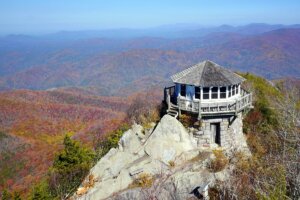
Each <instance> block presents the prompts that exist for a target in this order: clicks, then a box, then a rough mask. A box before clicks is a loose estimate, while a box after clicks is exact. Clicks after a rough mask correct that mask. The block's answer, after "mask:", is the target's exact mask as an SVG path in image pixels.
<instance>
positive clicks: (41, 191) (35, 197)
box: [30, 180, 54, 200]
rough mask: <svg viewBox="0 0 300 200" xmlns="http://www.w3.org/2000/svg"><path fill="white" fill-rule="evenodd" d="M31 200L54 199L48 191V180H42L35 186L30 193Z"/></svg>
mask: <svg viewBox="0 0 300 200" xmlns="http://www.w3.org/2000/svg"><path fill="white" fill-rule="evenodd" d="M30 199H31V200H51V199H54V197H53V196H52V195H51V192H50V190H49V184H48V180H43V181H41V182H40V183H39V184H37V185H36V186H35V187H34V188H33V191H32V194H31V197H30Z"/></svg>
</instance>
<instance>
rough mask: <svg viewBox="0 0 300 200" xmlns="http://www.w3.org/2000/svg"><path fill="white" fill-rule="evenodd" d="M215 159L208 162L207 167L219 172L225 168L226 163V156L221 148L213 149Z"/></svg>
mask: <svg viewBox="0 0 300 200" xmlns="http://www.w3.org/2000/svg"><path fill="white" fill-rule="evenodd" d="M213 153H214V155H215V157H216V158H215V159H214V160H212V161H211V162H210V164H209V169H210V170H211V171H212V172H219V171H222V170H223V169H225V167H226V166H227V164H228V158H227V157H226V156H225V155H224V153H223V151H222V150H214V151H213Z"/></svg>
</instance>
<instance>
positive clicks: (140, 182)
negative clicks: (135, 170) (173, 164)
mask: <svg viewBox="0 0 300 200" xmlns="http://www.w3.org/2000/svg"><path fill="white" fill-rule="evenodd" d="M153 181H154V178H153V176H152V175H151V174H147V173H141V174H139V176H138V177H137V178H136V179H135V180H134V181H133V183H132V184H130V185H129V188H131V189H132V188H137V187H141V188H148V187H151V186H152V184H153Z"/></svg>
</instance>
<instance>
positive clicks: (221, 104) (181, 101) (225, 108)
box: [165, 88, 252, 115]
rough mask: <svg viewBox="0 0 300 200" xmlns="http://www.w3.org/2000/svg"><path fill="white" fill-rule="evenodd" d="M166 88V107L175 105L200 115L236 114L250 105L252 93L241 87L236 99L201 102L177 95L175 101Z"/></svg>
mask: <svg viewBox="0 0 300 200" xmlns="http://www.w3.org/2000/svg"><path fill="white" fill-rule="evenodd" d="M168 89H169V88H166V89H165V101H166V103H167V104H168V109H170V107H176V108H178V109H180V110H185V111H190V112H194V113H200V114H201V115H210V114H231V113H232V114H236V113H238V112H240V111H242V110H244V109H245V108H249V107H252V93H249V92H247V91H245V90H243V89H241V95H240V96H239V97H237V98H236V99H234V100H232V99H228V100H223V101H217V102H207V101H206V102H201V100H197V101H193V100H188V99H185V98H182V97H178V98H177V101H175V102H174V100H172V96H171V95H173V94H172V93H171V92H166V90H168ZM173 99H174V98H173ZM199 105H200V107H199Z"/></svg>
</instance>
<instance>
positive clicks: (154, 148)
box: [145, 115, 197, 164]
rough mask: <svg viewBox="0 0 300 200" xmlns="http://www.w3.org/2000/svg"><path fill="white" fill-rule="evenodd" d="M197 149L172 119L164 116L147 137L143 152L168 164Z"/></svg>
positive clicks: (184, 130)
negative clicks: (184, 153)
mask: <svg viewBox="0 0 300 200" xmlns="http://www.w3.org/2000/svg"><path fill="white" fill-rule="evenodd" d="M196 148H197V143H196V141H195V140H194V138H193V137H191V136H190V135H189V134H188V132H187V131H186V129H185V128H184V127H183V125H182V124H181V123H180V122H179V121H177V120H176V119H175V118H174V117H171V116H169V115H165V116H164V117H163V118H162V119H161V121H160V122H159V124H158V125H157V127H156V129H155V130H154V132H153V133H152V135H151V136H150V137H149V139H148V141H147V143H146V145H145V152H146V153H147V154H148V155H149V156H150V157H151V158H153V159H158V160H161V161H163V162H164V163H166V164H168V162H169V161H175V158H176V157H178V156H179V155H180V154H182V153H183V152H187V151H190V150H192V149H196Z"/></svg>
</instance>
